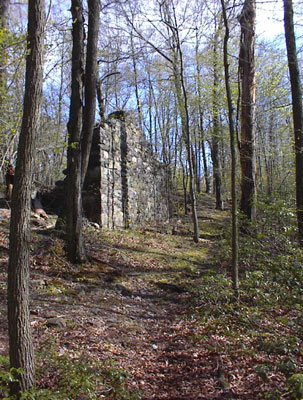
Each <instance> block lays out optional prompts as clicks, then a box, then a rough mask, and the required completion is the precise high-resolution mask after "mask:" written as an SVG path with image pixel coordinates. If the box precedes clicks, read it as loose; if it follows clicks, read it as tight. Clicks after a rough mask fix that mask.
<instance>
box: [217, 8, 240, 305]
mask: <svg viewBox="0 0 303 400" xmlns="http://www.w3.org/2000/svg"><path fill="white" fill-rule="evenodd" d="M221 5H222V11H223V20H224V25H225V35H224V72H225V87H226V96H227V105H228V121H229V134H230V153H231V198H232V279H233V289H234V294H235V296H236V298H238V296H239V263H238V253H239V244H238V217H237V185H236V172H237V171H236V166H237V150H236V148H237V145H236V129H235V116H234V106H233V101H232V94H231V93H232V92H231V85H230V74H229V60H228V40H229V26H228V21H227V16H226V9H225V4H224V0H221Z"/></svg>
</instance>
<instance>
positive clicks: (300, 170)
mask: <svg viewBox="0 0 303 400" xmlns="http://www.w3.org/2000/svg"><path fill="white" fill-rule="evenodd" d="M284 27H285V39H286V48H287V57H288V68H289V75H290V84H291V96H292V112H293V125H294V135H295V160H296V199H297V222H298V238H299V242H300V244H301V245H303V108H302V87H301V81H300V70H299V65H298V58H297V50H296V38H295V31H294V22H293V6H292V0H284Z"/></svg>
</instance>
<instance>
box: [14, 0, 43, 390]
mask: <svg viewBox="0 0 303 400" xmlns="http://www.w3.org/2000/svg"><path fill="white" fill-rule="evenodd" d="M44 29H45V23H44V0H29V3H28V39H27V42H28V46H27V47H28V51H27V59H26V77H25V94H24V105H23V107H24V108H23V118H22V126H21V133H20V140H19V146H18V156H17V164H16V170H15V180H14V188H13V195H12V211H11V222H10V247H9V266H8V325H9V353H10V363H11V367H13V368H22V370H23V371H24V373H22V374H20V375H18V381H17V382H13V383H12V386H11V390H12V394H17V393H18V392H19V391H20V390H22V391H23V390H26V389H29V388H31V387H32V386H33V385H34V383H35V365H34V349H33V342H32V336H31V329H30V312H29V224H30V206H31V183H32V172H33V157H34V154H35V146H36V137H37V133H38V130H39V118H40V110H41V99H42V79H43V38H44Z"/></svg>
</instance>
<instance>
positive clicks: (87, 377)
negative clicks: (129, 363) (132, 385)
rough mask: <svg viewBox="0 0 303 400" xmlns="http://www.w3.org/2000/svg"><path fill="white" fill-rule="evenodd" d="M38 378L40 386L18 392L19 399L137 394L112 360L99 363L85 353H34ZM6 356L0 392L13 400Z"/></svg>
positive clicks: (131, 397) (125, 399)
mask: <svg viewBox="0 0 303 400" xmlns="http://www.w3.org/2000/svg"><path fill="white" fill-rule="evenodd" d="M37 359H38V368H37V377H38V382H39V385H40V386H48V387H40V388H37V389H36V388H34V389H32V390H29V391H26V392H24V393H22V394H21V397H20V400H76V399H77V400H78V399H81V400H97V399H100V398H101V396H102V398H105V399H106V398H108V399H111V400H137V399H139V396H138V394H136V393H132V392H130V390H129V389H128V388H127V385H126V379H127V374H126V373H125V371H123V370H121V369H117V368H116V367H115V365H114V364H113V363H105V364H102V363H99V362H98V361H96V360H94V359H92V358H90V357H88V356H86V355H76V354H74V353H72V354H63V355H60V354H59V353H58V352H57V351H56V350H54V349H53V348H50V347H46V348H44V349H43V350H42V351H40V352H39V353H38V354H37ZM15 372H18V373H22V371H14V370H10V369H9V363H8V358H7V357H1V358H0V395H1V396H2V397H1V398H2V399H3V400H14V398H13V397H12V396H10V395H9V383H10V382H11V381H13V380H14V379H15V374H14V373H15Z"/></svg>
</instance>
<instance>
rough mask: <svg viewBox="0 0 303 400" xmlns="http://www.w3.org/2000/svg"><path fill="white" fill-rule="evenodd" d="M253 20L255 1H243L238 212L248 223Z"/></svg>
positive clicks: (252, 182) (252, 176)
mask: <svg viewBox="0 0 303 400" xmlns="http://www.w3.org/2000/svg"><path fill="white" fill-rule="evenodd" d="M255 20H256V0H245V2H244V6H243V10H242V12H241V15H240V16H239V22H240V24H241V42H240V54H239V71H240V79H241V92H242V93H241V95H242V98H241V148H240V163H241V202H240V209H241V211H242V212H243V213H244V214H245V215H246V217H247V218H248V219H249V220H251V221H252V220H254V219H255V216H256V194H257V193H256V151H255V136H256V134H255V131H256V127H255V103H256V77H255Z"/></svg>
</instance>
